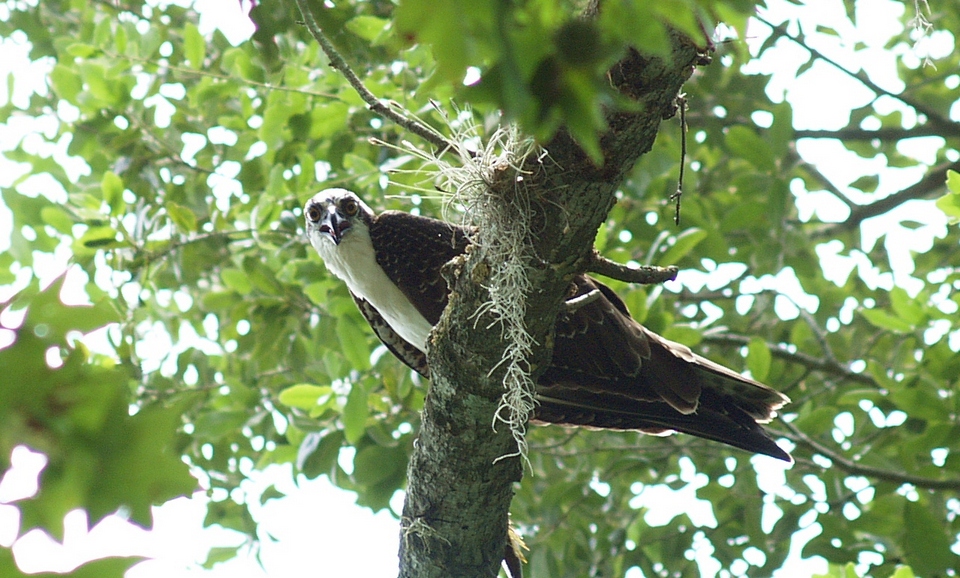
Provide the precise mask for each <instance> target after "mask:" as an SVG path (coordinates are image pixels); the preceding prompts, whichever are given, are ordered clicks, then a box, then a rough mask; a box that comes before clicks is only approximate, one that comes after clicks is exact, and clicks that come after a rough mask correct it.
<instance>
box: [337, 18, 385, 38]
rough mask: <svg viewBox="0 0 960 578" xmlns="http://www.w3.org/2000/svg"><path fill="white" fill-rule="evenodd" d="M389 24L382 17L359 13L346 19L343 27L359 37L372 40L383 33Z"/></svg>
mask: <svg viewBox="0 0 960 578" xmlns="http://www.w3.org/2000/svg"><path fill="white" fill-rule="evenodd" d="M389 24H390V21H389V20H384V19H383V18H377V17H376V16H365V15H361V16H356V17H354V18H351V19H350V20H348V21H347V23H346V24H344V27H345V28H346V29H347V30H349V31H350V32H352V33H354V34H356V35H357V36H359V37H360V38H363V39H364V40H366V41H368V42H373V41H374V40H376V39H377V38H378V37H379V36H380V35H381V34H383V32H384V30H386V29H387V26H388V25H389Z"/></svg>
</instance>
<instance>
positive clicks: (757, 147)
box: [724, 125, 776, 171]
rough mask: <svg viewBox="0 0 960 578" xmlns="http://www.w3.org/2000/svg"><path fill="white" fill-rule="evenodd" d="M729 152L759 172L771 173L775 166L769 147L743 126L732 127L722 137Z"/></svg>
mask: <svg viewBox="0 0 960 578" xmlns="http://www.w3.org/2000/svg"><path fill="white" fill-rule="evenodd" d="M724 142H725V143H726V145H727V148H728V149H730V152H732V153H733V154H735V155H737V156H738V157H741V158H743V159H745V160H747V161H749V162H750V163H751V164H752V165H753V166H755V167H757V168H758V169H760V170H761V171H771V170H773V168H774V166H775V165H776V163H775V161H774V158H773V153H771V151H770V146H769V145H767V143H766V142H765V141H764V140H763V139H762V138H760V136H759V135H757V133H755V132H753V131H752V130H750V129H749V128H747V127H745V126H740V125H737V126H733V127H730V130H728V131H727V134H726V135H725V136H724Z"/></svg>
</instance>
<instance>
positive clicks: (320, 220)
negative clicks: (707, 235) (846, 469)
mask: <svg viewBox="0 0 960 578" xmlns="http://www.w3.org/2000/svg"><path fill="white" fill-rule="evenodd" d="M304 216H305V217H306V233H307V238H308V239H309V240H310V244H311V245H313V247H314V248H315V249H316V250H317V253H319V254H320V257H322V258H323V260H324V262H325V263H326V265H327V268H328V270H330V271H331V272H332V273H333V274H334V275H336V276H337V277H339V278H340V279H342V280H343V281H344V282H346V284H347V287H348V288H349V290H350V293H351V294H352V295H353V298H354V300H355V301H356V303H357V306H358V307H359V308H360V312H361V313H362V314H363V316H364V317H366V319H367V321H368V322H369V323H370V326H371V327H372V328H373V331H374V333H376V334H377V337H379V338H380V340H381V341H382V342H383V344H384V345H386V346H387V348H388V349H389V350H390V351H391V352H393V354H394V355H396V356H397V357H398V358H399V359H400V360H401V361H403V362H404V363H405V364H407V365H408V366H410V367H411V368H412V369H414V370H416V371H417V372H418V373H420V374H421V375H423V376H424V377H429V375H430V369H429V366H428V365H427V356H426V354H425V353H424V352H425V351H426V346H427V338H428V335H429V334H430V330H431V329H433V326H434V325H436V323H437V322H438V321H439V320H440V315H441V314H442V313H443V309H444V307H446V305H447V297H448V294H449V289H448V287H447V283H446V281H445V280H444V279H443V277H442V276H441V275H440V269H441V267H442V266H443V265H444V264H446V263H447V262H448V261H450V260H451V259H453V258H454V257H456V256H458V255H461V254H463V253H464V252H465V251H466V247H467V245H469V243H470V241H469V238H468V234H467V233H468V231H467V230H466V229H464V228H462V227H457V226H455V225H451V224H449V223H446V222H443V221H439V220H436V219H430V218H426V217H420V216H417V215H411V214H409V213H404V212H400V211H385V212H383V213H380V214H379V215H376V214H374V212H373V211H372V210H371V209H370V207H368V206H367V205H366V204H365V203H364V202H363V201H362V200H360V198H359V197H358V196H357V195H356V194H354V193H352V192H350V191H348V190H346V189H326V190H324V191H321V192H319V193H317V194H316V195H314V197H313V198H312V199H310V200H309V201H307V204H306V206H305V207H304ZM573 285H574V286H575V288H576V293H575V295H574V298H576V297H579V296H583V295H587V294H597V295H596V297H597V298H592V299H584V300H583V301H584V303H582V304H579V303H578V305H579V306H578V307H576V308H573V307H570V308H566V309H564V310H562V311H561V312H560V314H559V315H558V316H557V321H556V328H555V339H554V344H555V345H554V349H553V360H552V362H551V365H550V367H549V368H548V369H547V370H546V371H545V372H544V373H543V375H541V376H540V378H539V380H538V381H537V391H536V398H537V407H536V409H535V411H534V415H533V416H532V418H531V419H532V421H535V422H540V423H551V424H560V425H573V426H587V427H593V428H603V429H618V430H638V431H641V432H644V433H647V434H653V435H664V434H668V433H672V432H674V431H680V432H684V433H688V434H692V435H695V436H699V437H702V438H706V439H709V440H714V441H718V442H722V443H725V444H729V445H731V446H735V447H738V448H741V449H744V450H747V451H750V452H755V453H761V454H766V455H768V456H772V457H775V458H778V459H781V460H785V461H792V459H791V457H790V454H788V453H787V452H785V451H784V450H782V449H780V447H779V446H777V444H776V443H775V442H774V441H773V440H772V439H771V438H770V436H769V435H768V434H767V433H766V432H765V431H764V430H763V428H762V427H761V426H760V425H759V424H762V423H766V422H768V421H770V420H771V419H772V418H773V417H775V416H776V411H777V410H778V409H780V408H781V407H782V406H783V405H784V404H786V403H787V402H789V399H788V398H787V397H786V396H785V395H783V394H781V393H779V392H777V391H774V390H773V389H771V388H769V387H767V386H766V385H763V384H762V383H759V382H757V381H754V380H752V379H749V378H747V377H744V376H742V375H740V374H739V373H736V372H734V371H732V370H730V369H727V368H726V367H723V366H722V365H718V364H716V363H714V362H712V361H710V360H708V359H705V358H703V357H700V356H699V355H696V354H695V353H693V352H692V351H691V350H690V349H689V348H688V347H686V346H684V345H681V344H679V343H675V342H673V341H670V340H668V339H665V338H663V337H661V336H659V335H657V334H656V333H653V332H652V331H650V330H648V329H646V328H645V327H643V326H642V325H640V324H639V323H637V322H636V321H634V320H633V318H631V317H630V313H629V312H628V311H627V307H626V305H624V303H623V301H621V300H620V298H619V297H617V295H616V294H615V293H614V292H613V290H612V289H610V288H609V287H607V286H606V285H603V284H602V283H600V282H599V281H597V280H596V279H593V278H591V277H589V276H587V275H578V276H576V277H575V278H574V279H573Z"/></svg>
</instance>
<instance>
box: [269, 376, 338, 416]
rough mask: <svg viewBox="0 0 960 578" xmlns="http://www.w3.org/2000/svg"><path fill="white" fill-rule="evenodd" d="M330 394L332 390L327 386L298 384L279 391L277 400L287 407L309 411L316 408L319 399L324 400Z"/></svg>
mask: <svg viewBox="0 0 960 578" xmlns="http://www.w3.org/2000/svg"><path fill="white" fill-rule="evenodd" d="M332 393H333V388H331V387H330V386H329V385H311V384H309V383H298V384H297V385H292V386H290V387H288V388H286V389H284V390H283V391H281V392H280V395H279V396H278V398H277V399H279V400H280V403H282V404H283V405H286V406H288V407H297V408H300V409H302V410H307V411H310V410H312V409H314V408H316V407H317V405H318V404H319V401H320V399H321V398H325V397H327V396H329V395H331V394H332Z"/></svg>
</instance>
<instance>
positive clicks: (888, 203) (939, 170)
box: [811, 161, 960, 239]
mask: <svg viewBox="0 0 960 578" xmlns="http://www.w3.org/2000/svg"><path fill="white" fill-rule="evenodd" d="M948 170H953V171H960V161H958V162H950V161H948V162H945V163H943V164H940V165H937V166H935V167H930V170H929V171H927V174H926V175H924V176H923V178H921V179H920V180H919V181H917V182H916V183H914V184H913V185H910V186H909V187H907V188H905V189H903V190H901V191H898V192H896V193H893V194H892V195H888V196H886V197H884V198H882V199H880V200H879V201H874V202H872V203H870V204H869V205H857V206H856V208H854V209H853V210H852V211H850V216H848V217H847V219H846V220H845V221H843V222H842V223H837V224H835V225H831V226H828V227H824V228H821V229H819V230H817V231H814V232H813V233H812V234H811V236H812V237H813V238H815V239H818V238H824V237H833V236H834V235H836V234H837V233H838V232H842V231H849V230H852V229H855V228H856V227H857V226H859V225H860V223H862V222H863V221H866V220H867V219H869V218H872V217H876V216H878V215H882V214H884V213H887V212H889V211H892V210H893V209H895V208H897V207H899V206H900V205H902V204H903V203H906V202H907V201H911V200H913V199H923V198H928V197H931V196H932V195H934V194H937V193H938V192H939V191H941V190H943V189H944V188H945V186H946V185H945V184H944V183H946V179H947V171H948Z"/></svg>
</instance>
